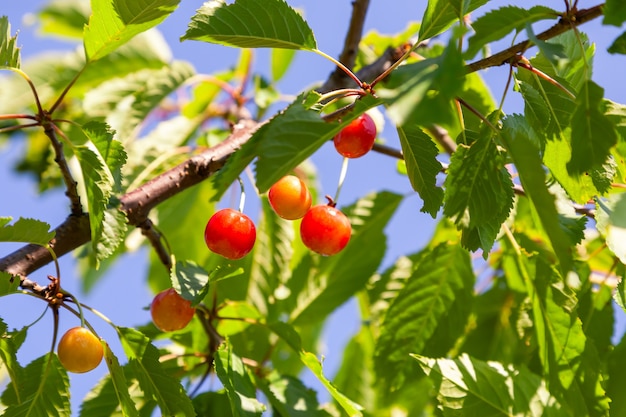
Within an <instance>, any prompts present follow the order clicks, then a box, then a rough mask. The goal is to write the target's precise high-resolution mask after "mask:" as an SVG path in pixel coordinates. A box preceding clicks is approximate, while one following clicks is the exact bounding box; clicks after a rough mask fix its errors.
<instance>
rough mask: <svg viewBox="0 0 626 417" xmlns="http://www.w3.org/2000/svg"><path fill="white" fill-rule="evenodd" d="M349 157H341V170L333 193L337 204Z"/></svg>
mask: <svg viewBox="0 0 626 417" xmlns="http://www.w3.org/2000/svg"><path fill="white" fill-rule="evenodd" d="M349 160H350V158H347V157H345V156H344V157H343V163H342V164H341V172H340V173H339V182H338V183H337V192H336V193H335V198H334V203H335V204H337V201H339V193H340V192H341V188H342V187H343V183H344V182H345V180H346V174H347V173H348V161H349Z"/></svg>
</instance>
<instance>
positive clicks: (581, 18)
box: [465, 4, 604, 72]
mask: <svg viewBox="0 0 626 417" xmlns="http://www.w3.org/2000/svg"><path fill="white" fill-rule="evenodd" d="M603 7H604V4H599V5H597V6H593V7H590V8H589V9H581V10H578V11H577V12H576V13H575V14H574V15H573V16H572V17H570V18H569V20H567V19H565V18H561V19H560V20H559V22H558V23H557V24H555V25H554V26H552V27H551V28H549V29H548V30H546V31H544V32H541V33H540V34H538V35H537V39H539V40H542V41H547V40H548V39H552V38H554V37H555V36H558V35H560V34H562V33H565V32H567V31H568V30H571V29H573V28H574V27H576V26H578V25H582V24H583V23H585V22H589V21H590V20H593V19H595V18H597V17H600V16H602V8H603ZM532 44H533V43H532V41H531V40H529V39H527V40H525V41H523V42H520V43H518V44H515V45H513V46H511V47H510V48H508V49H505V50H504V51H502V52H498V53H497V54H493V55H491V56H488V57H487V58H484V59H481V60H479V61H476V62H473V63H471V64H468V65H467V66H466V67H465V68H466V69H467V72H475V71H479V70H482V69H485V68H489V67H497V66H500V65H503V64H506V63H507V62H509V61H510V60H511V58H513V57H515V56H516V55H518V54H520V53H523V52H524V51H525V50H526V49H528V48H529V47H530V46H532Z"/></svg>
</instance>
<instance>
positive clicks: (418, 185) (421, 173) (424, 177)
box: [398, 127, 443, 218]
mask: <svg viewBox="0 0 626 417" xmlns="http://www.w3.org/2000/svg"><path fill="white" fill-rule="evenodd" d="M398 136H399V137H400V144H401V146H402V154H403V155H404V160H405V162H406V168H407V174H408V176H409V180H410V181H411V185H412V186H413V189H414V190H415V191H417V192H418V193H419V195H420V197H421V198H422V200H423V201H424V206H423V207H422V209H421V211H423V212H426V213H429V214H430V215H431V216H432V217H433V218H435V217H436V216H437V212H439V209H440V208H441V205H442V204H443V190H442V189H441V187H438V186H437V184H436V182H437V175H438V174H439V173H440V172H441V169H442V166H441V163H440V162H439V161H438V160H437V158H436V157H437V155H438V154H439V151H438V149H437V147H436V146H435V144H434V143H433V141H432V139H431V138H430V137H429V136H428V135H427V134H426V133H424V132H423V131H422V130H421V129H418V128H414V127H413V128H411V127H409V128H405V129H402V128H398Z"/></svg>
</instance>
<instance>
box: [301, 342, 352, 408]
mask: <svg viewBox="0 0 626 417" xmlns="http://www.w3.org/2000/svg"><path fill="white" fill-rule="evenodd" d="M301 359H302V362H303V363H304V365H305V366H306V367H307V368H309V370H310V371H311V372H313V375H315V376H316V377H317V379H318V380H319V381H320V382H321V383H322V385H324V387H326V390H328V392H329V394H330V395H331V396H332V397H333V398H334V399H335V401H337V403H339V405H340V406H341V408H343V409H344V411H345V412H346V413H348V415H349V416H350V417H353V416H362V415H363V413H361V410H362V409H363V407H361V406H360V405H359V404H357V403H355V402H354V401H352V400H350V399H349V398H348V397H346V396H345V395H343V394H342V393H341V392H339V390H338V389H337V388H336V387H335V386H334V385H333V384H332V382H330V381H329V380H328V378H326V376H324V371H323V369H322V363H321V362H320V361H319V359H317V357H316V356H315V355H314V354H312V353H311V352H303V353H302V355H301Z"/></svg>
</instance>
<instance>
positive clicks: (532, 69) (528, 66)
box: [514, 62, 576, 100]
mask: <svg viewBox="0 0 626 417" xmlns="http://www.w3.org/2000/svg"><path fill="white" fill-rule="evenodd" d="M514 65H515V66H516V67H518V68H524V69H525V70H528V71H530V72H532V73H533V74H535V75H537V76H538V77H540V78H543V79H544V80H546V81H547V82H549V83H550V84H552V85H554V86H555V87H557V88H558V89H560V90H562V91H563V92H564V93H565V94H567V95H568V96H570V97H571V98H572V100H576V96H575V95H574V94H573V93H572V92H571V91H569V90H568V89H567V88H565V87H564V86H563V84H561V83H559V82H558V81H557V80H555V79H554V78H552V77H550V76H549V75H548V74H546V73H544V72H543V71H541V70H538V69H537V68H535V67H533V66H532V65H531V64H530V62H516V63H515V64H514Z"/></svg>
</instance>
